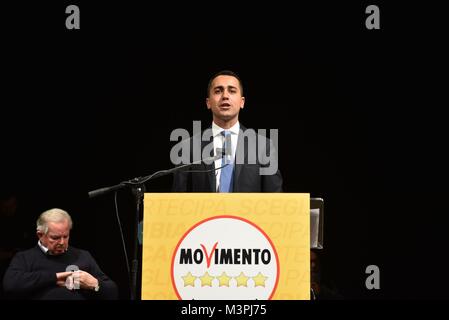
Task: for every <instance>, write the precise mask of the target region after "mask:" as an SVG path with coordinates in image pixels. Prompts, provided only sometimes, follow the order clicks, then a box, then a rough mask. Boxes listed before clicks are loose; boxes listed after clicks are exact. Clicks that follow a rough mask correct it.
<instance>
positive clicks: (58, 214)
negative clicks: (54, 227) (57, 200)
mask: <svg viewBox="0 0 449 320" xmlns="http://www.w3.org/2000/svg"><path fill="white" fill-rule="evenodd" d="M64 220H67V221H68V222H69V228H70V229H72V225H73V222H72V218H71V217H70V215H69V214H68V213H67V211H64V210H62V209H58V208H54V209H50V210H47V211H44V212H42V213H41V215H40V216H39V218H37V221H36V230H37V231H40V232H43V233H44V234H47V232H48V222H62V221H64Z"/></svg>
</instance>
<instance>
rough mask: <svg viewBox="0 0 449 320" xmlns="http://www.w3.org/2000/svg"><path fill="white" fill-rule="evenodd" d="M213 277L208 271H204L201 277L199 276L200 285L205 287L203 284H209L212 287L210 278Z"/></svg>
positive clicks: (212, 278)
mask: <svg viewBox="0 0 449 320" xmlns="http://www.w3.org/2000/svg"><path fill="white" fill-rule="evenodd" d="M214 279H215V278H214V277H211V276H210V275H209V272H206V273H205V274H204V275H203V276H202V277H200V280H201V286H202V287H205V286H209V287H212V280H214Z"/></svg>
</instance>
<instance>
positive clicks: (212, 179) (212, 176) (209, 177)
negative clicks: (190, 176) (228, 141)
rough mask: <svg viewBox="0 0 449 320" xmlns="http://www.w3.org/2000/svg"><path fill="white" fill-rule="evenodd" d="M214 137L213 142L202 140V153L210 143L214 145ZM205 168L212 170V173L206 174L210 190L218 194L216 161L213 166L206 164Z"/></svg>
mask: <svg viewBox="0 0 449 320" xmlns="http://www.w3.org/2000/svg"><path fill="white" fill-rule="evenodd" d="M213 139H214V137H212V140H210V141H203V139H201V152H202V151H203V150H204V148H205V147H206V146H207V145H208V144H209V143H213V141H214V140H213ZM204 168H205V170H210V172H206V174H207V180H208V182H209V189H210V191H211V192H216V191H217V190H216V187H215V186H216V181H215V170H214V169H215V161H214V162H212V163H211V164H204Z"/></svg>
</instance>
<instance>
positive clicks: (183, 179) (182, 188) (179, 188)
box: [172, 170, 190, 192]
mask: <svg viewBox="0 0 449 320" xmlns="http://www.w3.org/2000/svg"><path fill="white" fill-rule="evenodd" d="M189 177H190V175H189V174H187V173H186V172H184V171H183V170H180V171H177V172H175V173H174V174H173V185H172V192H188V185H189V183H190V182H189Z"/></svg>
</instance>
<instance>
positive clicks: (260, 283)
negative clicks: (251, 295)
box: [252, 272, 268, 287]
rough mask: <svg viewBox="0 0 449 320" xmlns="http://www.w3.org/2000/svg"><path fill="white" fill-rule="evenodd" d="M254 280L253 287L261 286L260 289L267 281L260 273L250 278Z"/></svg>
mask: <svg viewBox="0 0 449 320" xmlns="http://www.w3.org/2000/svg"><path fill="white" fill-rule="evenodd" d="M252 278H253V280H254V286H255V287H257V286H261V287H265V280H267V279H268V277H265V276H264V275H263V274H262V273H260V272H259V273H258V274H257V276H255V277H252Z"/></svg>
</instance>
